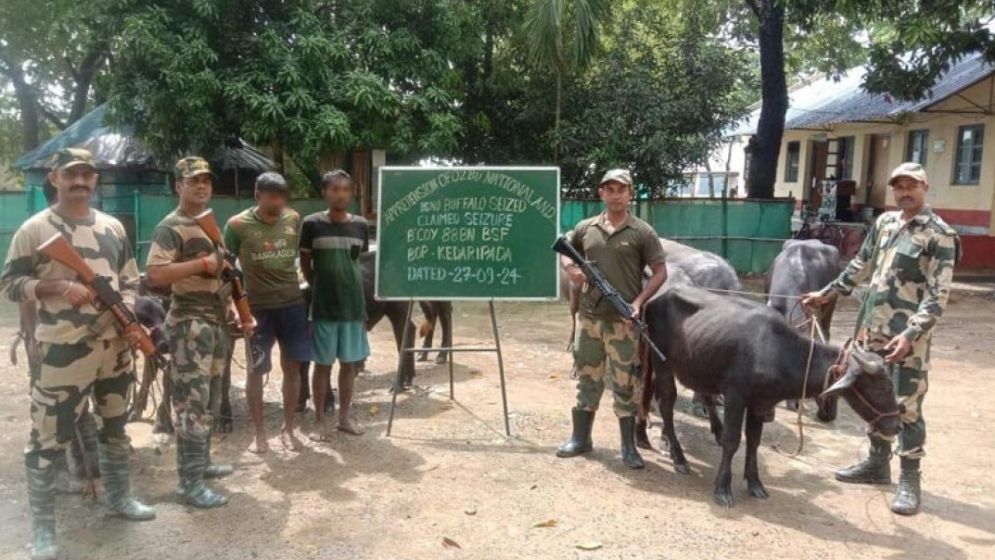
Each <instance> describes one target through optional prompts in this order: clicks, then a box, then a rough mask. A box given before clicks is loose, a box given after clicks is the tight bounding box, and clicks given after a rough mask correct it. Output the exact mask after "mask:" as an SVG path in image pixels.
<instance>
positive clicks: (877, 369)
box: [850, 346, 885, 375]
mask: <svg viewBox="0 0 995 560" xmlns="http://www.w3.org/2000/svg"><path fill="white" fill-rule="evenodd" d="M850 356H851V357H853V359H854V361H856V362H857V365H859V366H860V368H861V369H862V370H863V371H865V372H867V373H869V374H871V375H877V374H879V373H881V372H883V371H885V367H884V358H882V357H881V356H879V355H878V354H875V353H874V352H868V351H867V350H864V349H862V348H860V347H857V346H854V347H853V348H852V349H851V351H850Z"/></svg>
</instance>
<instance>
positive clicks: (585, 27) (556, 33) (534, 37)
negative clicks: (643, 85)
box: [525, 0, 611, 162]
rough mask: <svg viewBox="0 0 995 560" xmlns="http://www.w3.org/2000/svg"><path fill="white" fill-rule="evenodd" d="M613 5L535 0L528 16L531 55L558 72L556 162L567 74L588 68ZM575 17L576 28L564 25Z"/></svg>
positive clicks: (604, 1) (588, 0) (598, 1)
mask: <svg viewBox="0 0 995 560" xmlns="http://www.w3.org/2000/svg"><path fill="white" fill-rule="evenodd" d="M610 6H611V0H573V1H572V2H571V1H569V0H535V1H534V3H533V4H532V6H531V7H530V8H529V12H528V15H527V16H526V18H525V35H526V39H527V41H528V49H529V56H530V58H531V59H532V61H533V63H535V64H537V65H539V66H542V67H545V68H548V69H550V70H552V71H553V73H554V74H555V75H556V113H555V114H556V116H555V121H554V124H553V131H554V138H553V161H554V162H558V161H559V159H560V113H561V111H562V103H563V76H564V74H566V73H567V72H569V71H571V70H576V69H581V68H584V67H585V66H586V65H587V64H588V63H589V62H590V61H591V58H592V56H593V55H594V53H595V52H596V51H597V49H598V32H599V30H600V27H601V25H602V24H603V23H604V22H605V20H607V19H608V16H609V13H610V10H609V8H610ZM571 18H572V19H573V26H572V28H570V27H567V28H564V21H565V20H567V21H568V20H570V19H571ZM568 25H569V23H568Z"/></svg>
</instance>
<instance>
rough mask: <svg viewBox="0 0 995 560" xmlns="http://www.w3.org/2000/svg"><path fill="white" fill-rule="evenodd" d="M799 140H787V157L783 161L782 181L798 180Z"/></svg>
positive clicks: (800, 145)
mask: <svg viewBox="0 0 995 560" xmlns="http://www.w3.org/2000/svg"><path fill="white" fill-rule="evenodd" d="M801 150H802V144H801V142H788V158H787V160H786V161H785V163H784V182H785V183H797V182H798V162H799V160H800V159H801Z"/></svg>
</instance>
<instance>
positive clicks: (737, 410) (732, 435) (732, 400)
mask: <svg viewBox="0 0 995 560" xmlns="http://www.w3.org/2000/svg"><path fill="white" fill-rule="evenodd" d="M745 412H746V406H745V405H744V404H743V402H742V401H741V400H740V399H739V398H738V397H730V396H729V395H727V396H726V400H725V429H724V430H722V460H721V461H720V462H719V468H718V472H717V473H716V475H715V495H714V499H715V503H716V504H718V505H720V506H724V507H732V506H733V505H734V504H735V503H736V500H734V499H733V497H732V458H733V456H734V455H736V450H737V449H739V442H740V440H741V439H742V437H743V415H744V413H745Z"/></svg>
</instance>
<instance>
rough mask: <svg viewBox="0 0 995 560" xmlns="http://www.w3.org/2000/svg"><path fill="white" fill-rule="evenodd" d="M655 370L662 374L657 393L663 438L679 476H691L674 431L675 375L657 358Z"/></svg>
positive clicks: (654, 362) (657, 378)
mask: <svg viewBox="0 0 995 560" xmlns="http://www.w3.org/2000/svg"><path fill="white" fill-rule="evenodd" d="M653 368H654V369H656V371H658V372H660V373H659V375H657V377H656V391H657V405H658V406H659V407H660V418H661V419H662V420H663V426H662V427H661V428H660V431H661V437H662V438H663V439H665V440H666V441H667V446H668V447H669V451H670V460H671V461H672V462H673V463H674V470H675V471H677V472H678V473H679V474H690V473H691V469H690V468H689V467H688V460H687V458H686V457H684V450H683V449H681V442H679V441H677V432H676V430H674V404H675V403H676V402H677V384H676V383H675V382H674V375H673V374H672V373H671V371H670V368H669V367H667V366H665V365H663V364H661V363H660V362H659V361H657V359H656V358H653Z"/></svg>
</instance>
